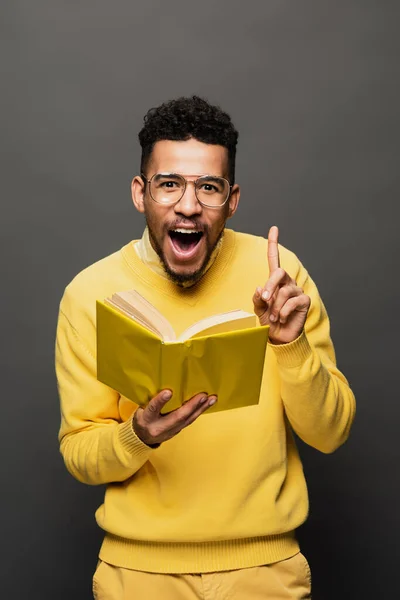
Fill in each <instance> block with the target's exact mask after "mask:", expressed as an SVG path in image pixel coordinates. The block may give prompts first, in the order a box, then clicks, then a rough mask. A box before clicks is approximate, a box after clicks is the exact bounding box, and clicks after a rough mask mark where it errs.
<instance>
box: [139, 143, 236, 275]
mask: <svg viewBox="0 0 400 600" xmlns="http://www.w3.org/2000/svg"><path fill="white" fill-rule="evenodd" d="M155 173H178V174H180V175H183V176H184V177H185V178H186V179H187V180H188V181H195V180H196V179H197V178H198V177H200V176H201V175H214V176H220V177H224V178H225V179H229V174H228V150H227V149H226V148H224V147H223V146H218V145H214V144H204V143H203V142H199V141H197V140H195V139H192V138H191V139H189V140H187V141H184V142H176V141H170V140H163V141H160V142H157V143H156V144H155V145H154V149H153V152H152V154H151V156H150V160H149V163H148V167H147V172H146V173H144V175H145V176H146V177H147V179H150V178H151V177H152V176H153V175H154V174H155ZM132 198H133V201H134V204H135V206H136V208H137V209H138V210H139V211H140V212H142V213H144V214H145V217H146V221H147V226H148V229H149V234H150V240H151V244H152V246H153V248H154V250H155V251H156V252H157V254H158V256H159V257H160V260H161V262H162V264H163V265H164V268H165V270H166V272H167V274H168V275H169V277H170V278H171V279H172V280H173V281H174V282H175V283H177V284H178V285H182V284H184V283H195V282H196V281H198V280H199V279H200V278H201V276H202V275H203V273H204V270H205V268H206V266H207V263H208V261H209V259H210V256H211V254H212V252H213V250H214V248H215V246H216V245H217V243H218V241H219V239H220V237H221V235H222V232H223V230H224V227H225V223H226V220H227V219H228V218H229V217H231V216H232V215H233V214H234V213H235V211H236V207H237V204H238V201H239V186H237V185H235V186H234V187H233V188H232V191H231V195H230V198H229V200H228V201H227V202H226V204H225V205H224V206H222V207H219V208H209V207H205V206H202V205H201V204H200V203H199V202H198V200H197V198H196V194H195V190H194V185H192V184H190V183H188V184H187V186H186V190H185V193H184V195H183V197H182V198H181V199H180V200H179V202H177V203H176V204H174V205H169V206H165V205H162V204H158V203H157V202H154V200H153V199H152V198H151V196H150V193H149V185H148V184H147V185H146V186H144V184H143V180H142V179H141V178H140V177H135V178H134V180H133V182H132ZM179 229H180V230H182V231H181V232H177V231H176V230H179ZM183 230H185V231H188V232H190V231H192V232H195V233H183Z"/></svg>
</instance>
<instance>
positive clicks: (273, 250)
mask: <svg viewBox="0 0 400 600" xmlns="http://www.w3.org/2000/svg"><path fill="white" fill-rule="evenodd" d="M278 236H279V229H278V228H277V226H276V225H274V226H273V227H271V229H270V230H269V233H268V265H269V273H270V275H271V274H272V273H273V272H274V271H276V269H279V267H280V266H281V263H280V260H279V248H278Z"/></svg>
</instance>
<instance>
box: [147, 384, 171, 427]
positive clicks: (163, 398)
mask: <svg viewBox="0 0 400 600" xmlns="http://www.w3.org/2000/svg"><path fill="white" fill-rule="evenodd" d="M171 398H172V392H171V390H162V391H161V392H159V393H158V394H157V396H154V398H152V399H151V400H150V402H149V403H148V405H147V406H146V408H145V409H144V411H143V417H144V418H145V420H146V421H152V420H153V419H154V418H158V417H159V416H160V413H161V410H162V409H163V407H164V406H165V405H166V404H167V402H168V401H169V400H171Z"/></svg>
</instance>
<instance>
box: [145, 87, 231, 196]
mask: <svg viewBox="0 0 400 600" xmlns="http://www.w3.org/2000/svg"><path fill="white" fill-rule="evenodd" d="M238 137H239V134H238V132H237V131H236V129H235V127H234V126H233V123H232V121H231V118H230V116H229V115H228V114H227V113H225V112H223V111H222V110H221V109H220V108H219V106H213V105H212V104H210V103H209V102H207V100H204V99H203V98H199V97H198V96H191V97H190V98H184V97H182V98H177V99H176V100H171V101H169V102H165V103H164V104H161V106H158V107H157V108H151V109H150V110H149V111H148V112H147V114H146V115H145V117H144V126H143V128H142V129H141V131H140V132H139V142H140V145H141V147H142V159H141V164H140V168H141V172H142V173H144V172H145V169H146V167H147V164H148V161H149V157H150V155H151V153H152V150H153V147H154V144H155V143H156V142H159V141H161V140H174V141H185V140H188V139H190V138H194V139H196V140H198V141H199V142H204V143H205V144H218V145H220V146H224V147H225V148H227V150H228V161H229V178H230V182H231V184H232V185H233V184H234V182H235V157H236V144H237V141H238Z"/></svg>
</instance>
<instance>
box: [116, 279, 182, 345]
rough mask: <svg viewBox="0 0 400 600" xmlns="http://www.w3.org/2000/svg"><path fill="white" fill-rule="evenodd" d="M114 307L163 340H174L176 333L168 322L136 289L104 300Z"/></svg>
mask: <svg viewBox="0 0 400 600" xmlns="http://www.w3.org/2000/svg"><path fill="white" fill-rule="evenodd" d="M107 302H108V303H109V304H110V305H111V306H113V307H114V308H117V309H118V310H121V312H123V313H124V314H125V315H126V316H128V317H130V318H131V319H134V320H135V321H137V322H138V323H140V324H141V325H143V326H144V327H147V328H148V329H149V330H150V331H152V332H153V333H155V334H156V335H158V336H159V337H161V338H162V339H163V340H164V341H175V340H176V335H175V332H174V330H173V328H172V325H171V324H170V322H169V321H168V320H167V319H166V318H165V317H164V316H163V315H162V314H161V313H160V312H159V311H158V310H157V309H156V308H155V307H154V306H153V305H152V304H151V303H150V302H148V300H146V299H145V298H143V296H141V295H140V294H139V293H138V292H136V290H129V291H126V292H117V293H115V294H113V295H112V297H111V298H108V299H107V300H106V303H107Z"/></svg>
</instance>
